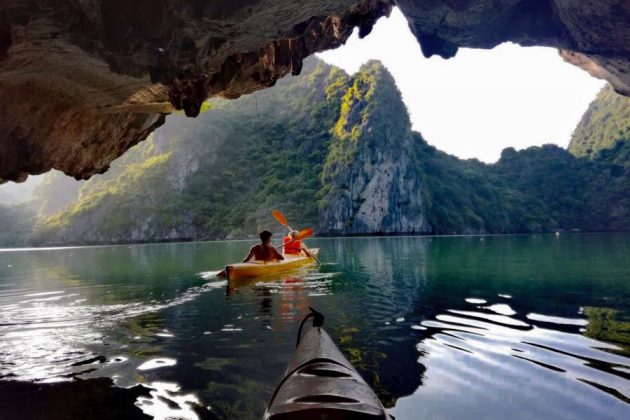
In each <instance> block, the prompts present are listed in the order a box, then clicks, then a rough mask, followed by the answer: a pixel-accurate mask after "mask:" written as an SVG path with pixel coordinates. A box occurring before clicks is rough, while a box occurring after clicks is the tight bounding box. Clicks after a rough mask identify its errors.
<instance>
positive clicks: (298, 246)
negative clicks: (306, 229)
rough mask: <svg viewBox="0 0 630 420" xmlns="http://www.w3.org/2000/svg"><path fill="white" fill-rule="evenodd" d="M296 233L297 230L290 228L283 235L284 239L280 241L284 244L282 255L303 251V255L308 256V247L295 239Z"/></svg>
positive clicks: (309, 254)
mask: <svg viewBox="0 0 630 420" xmlns="http://www.w3.org/2000/svg"><path fill="white" fill-rule="evenodd" d="M297 234H298V232H297V231H295V230H292V231H290V232H289V234H288V235H287V236H285V237H284V239H282V243H283V244H284V255H297V254H301V253H302V252H304V255H306V256H307V257H310V256H311V253H310V251H309V249H308V247H307V246H306V245H304V242H302V241H300V240H295V237H296V235H297Z"/></svg>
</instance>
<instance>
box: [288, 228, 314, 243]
mask: <svg viewBox="0 0 630 420" xmlns="http://www.w3.org/2000/svg"><path fill="white" fill-rule="evenodd" d="M311 236H313V228H304V229H302V230H301V231H299V232H298V234H297V235H295V238H293V240H294V241H301V240H302V239H306V238H310V237H311Z"/></svg>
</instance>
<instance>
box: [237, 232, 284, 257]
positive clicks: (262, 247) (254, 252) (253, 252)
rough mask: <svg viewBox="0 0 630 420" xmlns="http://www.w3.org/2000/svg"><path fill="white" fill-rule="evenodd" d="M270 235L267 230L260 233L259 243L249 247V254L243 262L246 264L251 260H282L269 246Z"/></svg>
mask: <svg viewBox="0 0 630 420" xmlns="http://www.w3.org/2000/svg"><path fill="white" fill-rule="evenodd" d="M271 235H272V233H271V232H269V231H268V230H263V231H262V232H260V235H259V236H260V242H261V243H259V244H258V245H254V246H253V247H251V249H250V250H249V254H247V257H245V259H244V260H243V262H248V261H249V260H251V259H252V258H254V260H256V261H273V260H284V257H283V256H282V254H281V253H279V252H278V250H277V249H276V248H274V246H273V245H271Z"/></svg>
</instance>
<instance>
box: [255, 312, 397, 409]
mask: <svg viewBox="0 0 630 420" xmlns="http://www.w3.org/2000/svg"><path fill="white" fill-rule="evenodd" d="M311 311H312V313H311V314H309V315H308V316H307V318H308V317H309V316H314V319H313V327H312V328H311V329H310V330H308V331H307V332H306V333H305V334H304V336H303V337H302V338H301V339H300V333H298V345H297V348H296V349H295V352H294V353H293V357H292V358H291V361H290V362H289V367H288V368H287V371H286V373H285V376H284V378H283V379H282V381H281V382H280V385H278V388H277V389H276V391H275V392H274V394H273V396H272V397H271V401H270V402H269V406H268V407H267V411H266V412H265V416H264V419H265V420H284V419H302V420H311V419H313V420H314V419H317V420H323V419H326V420H337V419H352V420H355V419H356V420H363V419H372V420H376V419H383V420H391V419H392V418H393V417H390V416H389V415H388V414H387V411H386V410H385V408H384V407H383V405H382V404H381V402H380V401H379V399H378V397H377V396H376V394H375V393H374V391H372V389H371V388H370V387H369V385H368V384H367V383H366V382H365V381H364V380H363V378H362V377H361V375H359V373H358V372H357V371H356V370H355V369H354V367H352V365H351V364H350V362H349V361H348V360H347V359H346V358H345V357H344V356H343V354H342V353H341V351H339V349H338V348H337V346H336V345H335V343H334V342H333V341H332V339H331V338H330V336H329V335H328V334H327V333H326V331H324V329H323V328H322V324H323V320H324V317H323V316H322V315H321V314H319V313H318V312H317V311H315V310H313V309H312V308H311ZM304 321H306V318H305V319H304ZM304 321H302V325H300V332H301V330H302V326H303V325H304Z"/></svg>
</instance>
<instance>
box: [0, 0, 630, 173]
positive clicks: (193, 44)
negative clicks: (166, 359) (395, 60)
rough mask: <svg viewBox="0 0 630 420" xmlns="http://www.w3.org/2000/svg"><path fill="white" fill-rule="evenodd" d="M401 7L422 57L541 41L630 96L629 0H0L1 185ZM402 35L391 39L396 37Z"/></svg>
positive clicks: (134, 133)
mask: <svg viewBox="0 0 630 420" xmlns="http://www.w3.org/2000/svg"><path fill="white" fill-rule="evenodd" d="M394 5H396V6H398V7H400V9H401V11H402V12H403V14H404V15H405V16H406V17H407V20H408V22H409V26H410V28H411V30H412V32H413V33H414V34H415V36H416V38H417V39H418V41H419V43H420V45H421V47H422V51H423V53H424V54H425V55H426V56H431V55H433V54H439V55H441V56H443V57H451V56H453V55H454V54H455V53H456V51H457V48H459V47H477V48H491V47H493V46H495V45H497V44H499V43H501V42H505V41H513V42H517V43H519V44H521V45H544V46H550V47H556V48H559V49H560V50H561V54H562V56H563V57H564V58H565V60H567V61H569V62H571V63H573V64H575V65H578V66H580V67H582V68H584V69H585V70H587V71H588V72H590V73H591V74H593V75H594V76H596V77H601V78H605V79H607V80H608V81H609V82H611V84H612V85H613V86H614V88H615V90H617V91H618V92H621V93H623V94H626V95H628V94H629V93H630V31H628V24H627V23H628V21H629V20H630V3H629V2H627V1H625V0H580V1H576V0H520V1H516V0H499V1H489V0H457V1H440V0H437V1H436V0H394V1H390V0H324V1H319V0H318V1H314V0H303V1H298V2H286V1H277V0H265V1H262V0H246V1H240V2H225V1H218V2H217V1H212V2H199V1H193V0H159V1H154V0H138V1H120V0H93V1H80V0H68V1H64V2H58V1H53V0H22V1H16V0H7V1H3V2H0V104H2V106H0V182H2V181H7V180H10V181H23V180H24V179H26V177H27V176H28V175H29V174H41V173H44V172H47V171H49V170H50V169H51V168H54V169H58V170H61V171H63V172H65V173H66V174H68V175H71V176H74V177H76V178H77V179H87V178H89V177H90V176H92V175H94V174H97V173H102V172H104V171H106V170H107V169H108V168H109V165H110V163H111V162H112V161H113V160H114V159H115V158H117V157H119V156H121V155H122V154H123V153H125V151H126V150H128V149H129V148H131V147H132V146H134V145H135V144H137V143H138V142H140V141H142V140H144V139H145V138H146V137H147V136H148V135H149V134H150V133H151V132H153V131H154V130H155V129H156V128H157V127H159V126H161V125H163V124H164V121H165V117H166V115H167V114H169V113H171V112H173V111H174V110H183V111H184V112H185V113H186V114H187V115H189V116H196V115H197V114H198V113H199V110H200V107H201V104H202V103H203V101H204V100H205V99H206V98H209V97H224V98H236V97H238V96H240V95H242V94H247V93H251V92H253V91H255V90H258V89H263V88H267V87H270V86H272V85H273V84H274V83H275V82H276V81H277V80H278V79H279V78H281V77H283V76H284V75H287V74H289V73H292V74H297V73H299V72H300V71H301V67H302V60H303V59H304V58H305V57H307V56H309V55H311V54H313V53H314V52H316V51H321V50H325V49H330V48H335V47H337V46H339V45H340V44H342V43H343V42H345V40H346V39H347V37H348V36H349V35H350V33H351V32H352V30H353V29H354V28H358V29H359V34H360V35H361V36H365V35H367V34H369V32H370V30H371V27H372V25H373V23H374V22H375V21H376V20H377V19H378V18H379V17H381V16H385V15H388V14H389V12H390V10H391V8H392V6H394ZM392 43H393V44H394V43H395V40H392Z"/></svg>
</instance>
